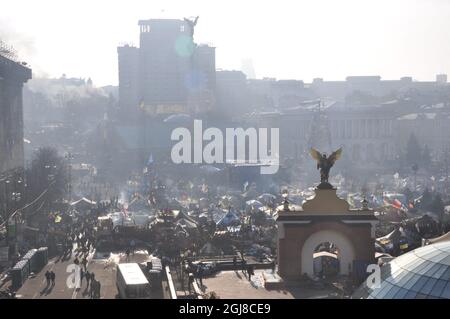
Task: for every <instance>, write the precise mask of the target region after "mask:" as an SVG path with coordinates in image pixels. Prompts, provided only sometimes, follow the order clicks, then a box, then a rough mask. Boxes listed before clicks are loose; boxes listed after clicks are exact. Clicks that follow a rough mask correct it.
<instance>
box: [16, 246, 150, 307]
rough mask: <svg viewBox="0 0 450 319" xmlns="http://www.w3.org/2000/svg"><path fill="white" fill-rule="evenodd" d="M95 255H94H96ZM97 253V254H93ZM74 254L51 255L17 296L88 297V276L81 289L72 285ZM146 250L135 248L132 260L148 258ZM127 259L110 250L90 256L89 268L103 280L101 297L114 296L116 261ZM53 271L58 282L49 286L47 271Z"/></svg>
mask: <svg viewBox="0 0 450 319" xmlns="http://www.w3.org/2000/svg"><path fill="white" fill-rule="evenodd" d="M94 255H95V256H94ZM94 257H95V258H94ZM74 258H75V254H74V253H72V256H71V258H68V259H66V260H60V258H59V257H57V258H52V259H51V260H50V261H49V263H48V264H47V265H46V266H45V267H44V268H43V269H42V270H41V271H40V272H39V273H38V274H36V276H35V277H34V278H28V280H27V281H26V282H25V283H24V285H23V286H22V287H21V288H20V289H19V290H18V291H17V298H21V299H88V298H90V297H89V294H88V289H87V284H86V280H83V281H82V283H81V288H80V289H75V288H70V287H69V285H68V284H67V281H68V280H69V281H70V278H69V276H70V273H69V272H67V267H68V266H69V265H71V264H72V263H73V260H74ZM147 258H148V255H147V254H146V252H142V251H139V252H136V253H135V254H134V255H131V256H130V259H129V261H130V262H143V261H146V260H147ZM122 262H127V260H126V256H125V254H124V253H111V254H110V255H109V257H107V258H103V256H99V254H95V252H91V253H90V254H89V257H88V267H87V268H88V271H89V272H91V273H92V272H93V273H95V279H96V280H98V281H100V284H101V290H100V299H115V298H116V294H117V288H116V264H117V263H122ZM47 270H48V271H54V272H55V274H56V280H55V286H54V287H49V288H47V284H46V279H45V272H46V271H47Z"/></svg>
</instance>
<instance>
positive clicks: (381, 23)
mask: <svg viewBox="0 0 450 319" xmlns="http://www.w3.org/2000/svg"><path fill="white" fill-rule="evenodd" d="M44 13H45V19H43V18H42V17H43V14H44ZM197 15H198V16H200V18H199V21H198V25H197V27H196V30H195V41H196V42H197V43H210V44H212V45H214V46H216V47H217V50H216V59H217V60H216V62H217V63H216V65H217V68H218V69H224V70H241V69H242V61H243V60H249V59H251V62H252V64H253V67H254V70H255V73H256V76H257V78H263V77H275V78H277V79H298V80H303V81H305V82H311V81H312V79H313V78H316V77H319V78H323V79H324V80H345V77H347V76H354V75H379V76H381V77H382V79H399V78H400V77H403V76H411V77H412V78H413V79H415V80H420V81H434V80H435V76H436V74H440V73H447V74H450V41H449V39H448V30H449V29H450V19H449V17H450V2H449V1H444V0H427V1H425V0H394V1H387V0H379V1H364V0H342V1H332V0H315V1H282V0H281V1H280V0H279V1H259V2H258V4H257V5H256V4H255V2H253V1H245V2H243V1H235V0H231V1H226V2H224V1H223V2H220V1H214V2H212V1H208V2H206V1H195V0H194V1H189V2H186V1H179V0H178V1H176V0H174V1H161V0H155V1H152V2H144V1H138V0H129V1H126V2H125V1H118V2H114V3H111V2H110V1H105V0H96V1H87V0H79V1H73V0H67V1H58V2H55V1H51V0H42V1H39V2H35V1H26V0H17V1H14V2H7V3H4V4H2V11H1V12H0V39H2V40H4V41H5V42H7V43H9V44H11V45H13V46H15V48H16V49H17V50H18V51H19V55H20V57H21V59H22V60H24V61H26V62H28V63H29V64H30V65H31V67H32V69H33V72H34V76H35V77H39V76H49V77H60V76H61V75H62V74H63V73H64V74H67V76H68V77H81V78H88V77H90V78H92V80H93V81H94V84H95V85H98V86H103V85H117V83H118V75H117V46H118V45H120V44H123V43H133V44H134V45H136V46H138V45H139V28H138V25H137V22H138V20H140V19H152V18H177V19H182V18H183V17H189V16H197Z"/></svg>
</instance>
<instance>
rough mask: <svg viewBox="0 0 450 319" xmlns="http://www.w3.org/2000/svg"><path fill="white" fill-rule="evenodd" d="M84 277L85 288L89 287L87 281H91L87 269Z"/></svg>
mask: <svg viewBox="0 0 450 319" xmlns="http://www.w3.org/2000/svg"><path fill="white" fill-rule="evenodd" d="M84 276H85V277H86V289H87V288H89V282H90V281H91V273H90V272H89V271H86V274H85V275H84Z"/></svg>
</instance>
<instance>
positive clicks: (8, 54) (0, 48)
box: [0, 39, 18, 62]
mask: <svg viewBox="0 0 450 319" xmlns="http://www.w3.org/2000/svg"><path fill="white" fill-rule="evenodd" d="M0 56H3V57H5V58H7V59H9V60H12V61H14V62H18V55H17V51H16V50H15V49H14V48H13V47H12V46H11V45H8V44H6V43H5V42H3V41H2V40H1V39H0Z"/></svg>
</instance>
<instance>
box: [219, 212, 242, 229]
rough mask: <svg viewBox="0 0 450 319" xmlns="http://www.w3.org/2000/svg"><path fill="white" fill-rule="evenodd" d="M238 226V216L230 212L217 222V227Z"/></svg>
mask: <svg viewBox="0 0 450 319" xmlns="http://www.w3.org/2000/svg"><path fill="white" fill-rule="evenodd" d="M239 224H240V218H239V216H238V215H237V214H236V213H234V212H232V211H231V210H230V211H228V213H226V214H225V216H223V217H222V218H221V219H220V220H219V221H218V222H217V226H219V227H228V226H236V225H239Z"/></svg>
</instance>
